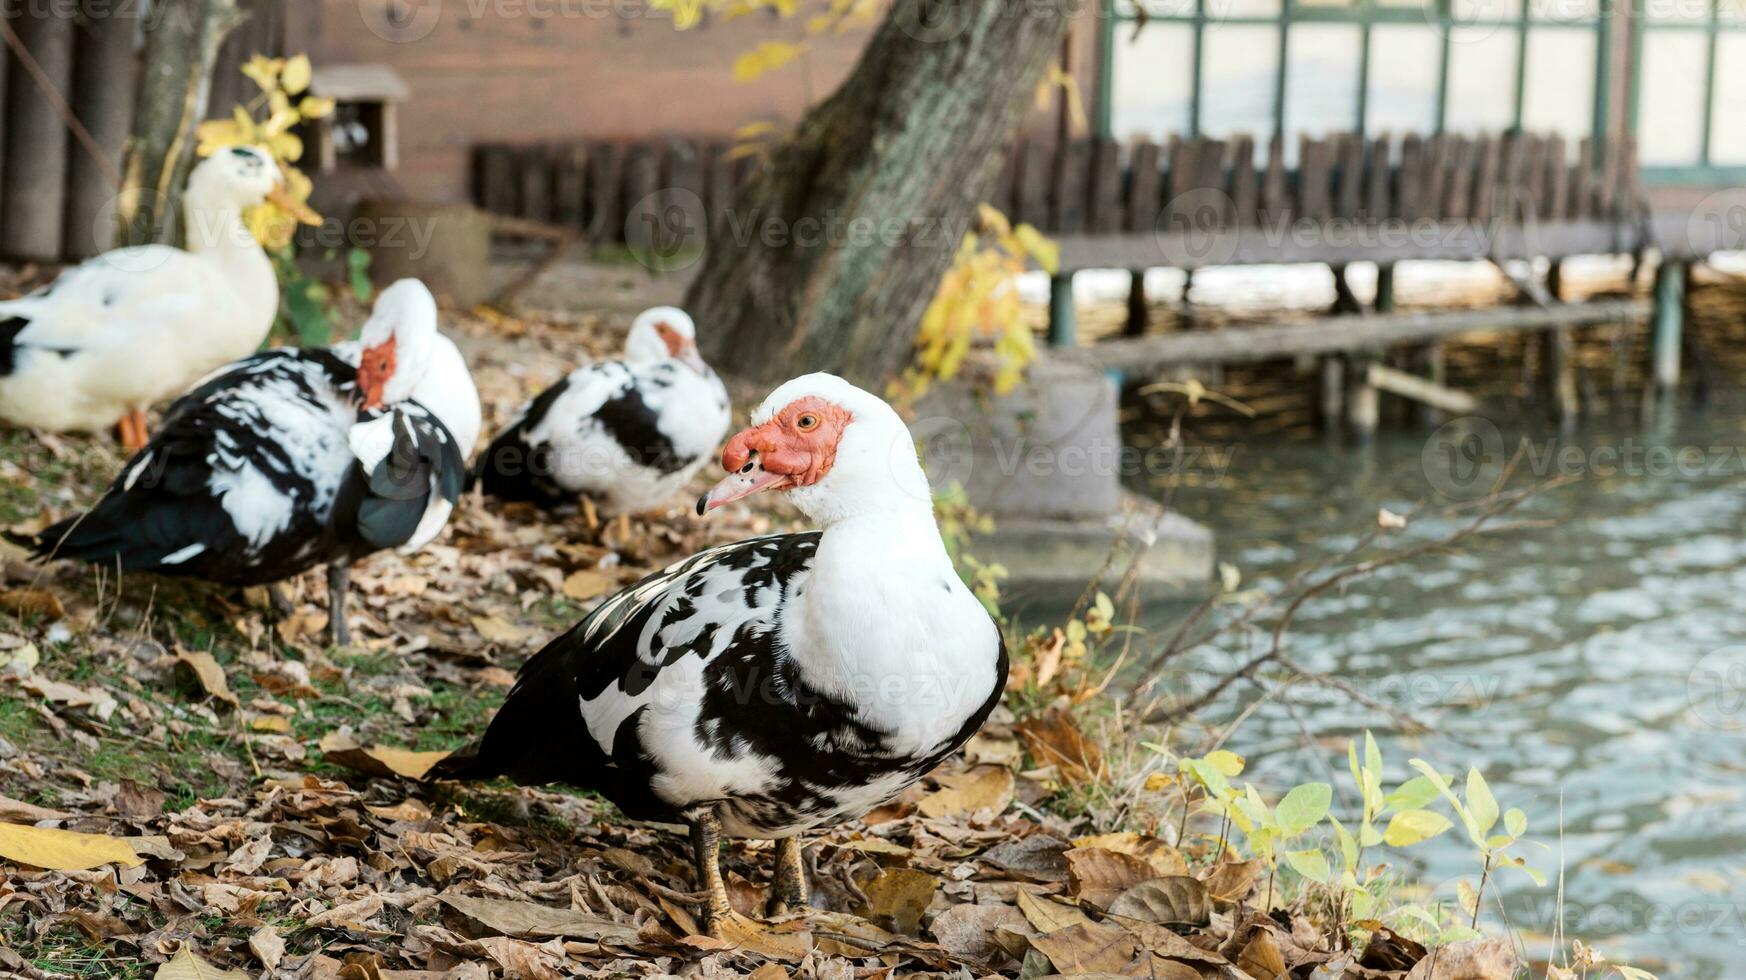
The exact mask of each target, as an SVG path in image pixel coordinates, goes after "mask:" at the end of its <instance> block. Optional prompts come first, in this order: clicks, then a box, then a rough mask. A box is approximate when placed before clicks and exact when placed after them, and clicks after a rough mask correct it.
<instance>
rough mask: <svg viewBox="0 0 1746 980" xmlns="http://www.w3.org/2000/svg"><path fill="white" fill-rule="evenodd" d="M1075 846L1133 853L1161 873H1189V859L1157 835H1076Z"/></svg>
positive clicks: (1119, 852) (1118, 852)
mask: <svg viewBox="0 0 1746 980" xmlns="http://www.w3.org/2000/svg"><path fill="white" fill-rule="evenodd" d="M1073 846H1074V847H1101V848H1103V849H1104V850H1106V851H1115V852H1116V853H1117V854H1132V855H1133V856H1134V857H1137V858H1140V859H1141V860H1143V861H1145V862H1146V863H1147V864H1150V865H1151V866H1152V867H1153V869H1155V870H1156V871H1157V872H1158V873H1159V874H1160V875H1185V874H1187V873H1188V861H1187V860H1186V859H1184V858H1183V856H1182V852H1181V851H1178V850H1177V849H1176V848H1174V847H1171V846H1170V845H1169V844H1166V843H1164V842H1163V841H1162V840H1160V839H1158V838H1156V837H1149V836H1147V835H1145V834H1135V833H1120V834H1095V835H1093V836H1091V837H1076V838H1074V839H1073Z"/></svg>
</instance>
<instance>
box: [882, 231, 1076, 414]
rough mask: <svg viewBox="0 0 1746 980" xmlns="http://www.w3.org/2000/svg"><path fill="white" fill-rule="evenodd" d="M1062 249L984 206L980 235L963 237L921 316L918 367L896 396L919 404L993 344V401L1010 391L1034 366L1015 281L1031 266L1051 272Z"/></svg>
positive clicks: (908, 370)
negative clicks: (986, 341)
mask: <svg viewBox="0 0 1746 980" xmlns="http://www.w3.org/2000/svg"><path fill="white" fill-rule="evenodd" d="M1059 259H1060V250H1059V248H1058V247H1057V246H1056V245H1055V243H1054V242H1051V241H1049V240H1048V239H1047V238H1045V237H1043V235H1042V233H1041V232H1038V231H1037V230H1036V229H1035V228H1033V227H1031V226H1030V225H1027V224H1020V225H1018V226H1017V227H1013V225H1012V224H1011V222H1009V221H1007V218H1006V215H1004V214H1002V213H1000V211H999V210H998V209H996V208H993V207H991V206H989V205H987V204H984V205H982V206H981V208H980V209H979V211H978V213H977V230H976V231H972V232H969V233H967V234H965V236H964V241H963V242H962V243H961V244H960V245H959V246H958V253H957V255H956V256H954V257H953V259H952V266H951V268H949V269H947V270H946V274H945V276H944V277H943V278H941V280H940V286H939V289H938V290H936V291H935V293H934V298H933V301H932V302H931V303H929V304H928V308H927V311H926V312H925V313H923V314H922V321H921V328H920V330H918V331H917V334H916V352H915V360H914V363H912V364H911V366H910V367H908V368H906V369H905V370H904V372H903V377H902V378H901V379H900V380H899V381H898V383H897V385H896V388H897V390H896V391H895V392H894V394H896V395H898V396H899V397H905V396H907V397H910V398H917V397H920V396H921V395H922V394H924V393H925V392H926V391H927V388H928V385H929V384H930V383H931V382H932V381H933V380H935V379H939V380H947V379H950V378H953V377H956V376H957V374H958V369H959V368H960V367H962V366H963V363H964V358H965V357H966V356H967V355H968V354H969V353H970V350H971V348H972V347H973V346H974V344H975V342H976V341H977V339H978V338H987V337H992V338H993V340H994V353H995V357H996V359H997V367H996V370H995V376H994V390H995V393H996V394H1006V393H1007V392H1009V391H1011V390H1012V389H1013V387H1014V386H1015V385H1017V384H1018V383H1019V381H1020V379H1022V378H1023V377H1024V372H1025V369H1026V368H1027V367H1028V366H1029V365H1030V363H1031V362H1032V361H1033V360H1035V359H1036V354H1037V349H1036V338H1035V337H1034V336H1033V335H1032V333H1031V329H1030V327H1029V326H1027V325H1026V324H1025V322H1024V318H1023V316H1022V305H1021V303H1020V299H1019V293H1018V285H1017V279H1018V276H1019V274H1020V273H1022V272H1024V271H1025V268H1026V266H1027V264H1029V263H1033V262H1034V263H1036V265H1037V266H1038V267H1039V268H1041V269H1043V271H1045V272H1049V273H1051V274H1052V273H1053V272H1054V271H1055V269H1056V268H1057V267H1058V263H1059Z"/></svg>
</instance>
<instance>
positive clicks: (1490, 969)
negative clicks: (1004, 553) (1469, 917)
mask: <svg viewBox="0 0 1746 980" xmlns="http://www.w3.org/2000/svg"><path fill="white" fill-rule="evenodd" d="M1519 964H1520V961H1519V960H1518V959H1517V958H1516V949H1515V947H1514V946H1513V945H1511V944H1510V941H1509V940H1507V939H1504V938H1502V937H1498V936H1493V937H1491V938H1488V939H1469V940H1467V941H1466V942H1459V943H1450V944H1449V945H1447V946H1439V947H1437V948H1436V949H1433V950H1431V951H1430V952H1428V953H1426V954H1425V958H1424V959H1422V960H1420V961H1419V962H1418V964H1417V965H1415V966H1414V967H1413V968H1412V971H1411V972H1409V973H1408V974H1407V975H1406V980H1510V978H1511V977H1513V976H1515V975H1516V970H1517V967H1518V966H1519Z"/></svg>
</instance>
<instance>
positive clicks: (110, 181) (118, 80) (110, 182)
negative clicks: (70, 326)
mask: <svg viewBox="0 0 1746 980" xmlns="http://www.w3.org/2000/svg"><path fill="white" fill-rule="evenodd" d="M84 10H85V16H84V18H83V21H82V22H81V23H80V25H79V36H78V41H77V43H76V44H75V46H74V52H75V54H74V57H73V114H74V115H76V116H78V117H79V122H80V123H82V124H84V126H85V129H86V131H87V132H89V133H90V134H91V139H92V141H93V142H95V143H96V144H97V147H98V149H99V150H101V151H102V153H103V160H102V161H101V162H100V161H98V160H96V159H93V158H92V156H91V154H90V153H88V152H86V150H85V148H84V147H83V146H79V145H77V144H75V145H74V146H73V147H72V148H71V149H70V150H68V151H67V152H68V153H70V154H71V155H72V159H71V162H70V164H69V165H68V168H67V232H66V241H65V243H64V244H63V246H62V250H63V251H64V252H65V253H66V255H67V257H68V258H73V259H85V258H90V257H91V256H93V255H98V254H100V253H102V252H104V251H106V250H107V249H108V248H109V246H110V244H111V242H113V241H114V237H115V222H114V220H113V219H112V217H111V216H110V214H109V213H108V212H109V211H110V209H111V207H112V206H113V204H114V202H115V195H116V192H117V191H118V190H119V188H117V187H116V186H115V177H114V175H115V174H117V173H120V171H121V148H122V146H123V145H124V144H126V142H127V130H128V122H129V121H130V120H131V119H132V118H133V90H134V81H135V79H134V73H135V71H136V69H137V68H138V65H137V63H136V61H135V58H134V50H133V39H134V32H135V31H136V29H137V28H138V19H137V18H136V17H135V12H134V8H133V6H132V5H131V4H116V3H111V2H110V0H84Z"/></svg>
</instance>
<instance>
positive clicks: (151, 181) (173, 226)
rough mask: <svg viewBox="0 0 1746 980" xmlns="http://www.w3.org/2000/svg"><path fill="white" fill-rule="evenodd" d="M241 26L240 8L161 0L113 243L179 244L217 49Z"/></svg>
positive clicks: (150, 29) (151, 28)
mask: <svg viewBox="0 0 1746 980" xmlns="http://www.w3.org/2000/svg"><path fill="white" fill-rule="evenodd" d="M241 20H242V15H241V14H240V13H239V12H238V10H237V5H236V0H156V2H155V3H153V4H152V5H151V7H150V12H149V13H148V14H147V17H146V25H145V38H146V40H145V60H144V63H143V64H142V65H141V69H140V80H139V93H138V99H137V100H136V101H135V102H134V113H133V132H132V134H131V135H130V136H129V137H128V141H127V149H126V152H125V153H124V155H123V157H122V161H123V162H122V178H123V180H124V182H125V183H124V185H123V188H122V193H121V199H120V206H119V207H118V208H117V210H116V228H117V230H116V237H117V239H118V240H119V241H121V242H123V243H125V244H129V245H139V244H145V243H149V242H169V241H174V240H175V239H176V238H177V234H178V229H179V225H180V217H181V215H180V214H179V208H180V202H181V196H182V186H183V185H184V184H185V183H187V180H188V171H189V170H190V169H191V168H192V167H193V166H194V150H195V147H196V142H195V138H194V127H196V126H198V125H199V124H200V121H201V120H202V119H205V118H206V103H207V95H208V93H209V92H210V91H211V86H212V66H213V62H214V61H215V60H216V59H217V57H218V47H219V45H220V44H222V43H223V42H224V37H225V35H226V34H229V33H230V31H231V29H232V28H234V27H235V26H236V25H237V24H238V23H240V22H241Z"/></svg>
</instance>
